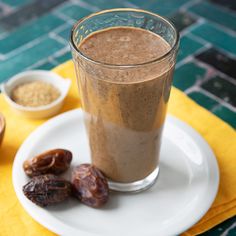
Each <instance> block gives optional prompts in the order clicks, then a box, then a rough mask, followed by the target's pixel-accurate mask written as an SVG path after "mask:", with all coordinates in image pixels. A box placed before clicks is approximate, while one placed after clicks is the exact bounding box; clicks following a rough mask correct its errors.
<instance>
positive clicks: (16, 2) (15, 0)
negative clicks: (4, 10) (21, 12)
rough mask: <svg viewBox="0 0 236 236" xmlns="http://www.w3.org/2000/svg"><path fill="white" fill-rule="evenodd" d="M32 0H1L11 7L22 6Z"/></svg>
mask: <svg viewBox="0 0 236 236" xmlns="http://www.w3.org/2000/svg"><path fill="white" fill-rule="evenodd" d="M32 1H33V0H2V2H3V3H5V4H7V5H10V6H12V7H22V6H23V5H26V4H27V3H30V2H32Z"/></svg>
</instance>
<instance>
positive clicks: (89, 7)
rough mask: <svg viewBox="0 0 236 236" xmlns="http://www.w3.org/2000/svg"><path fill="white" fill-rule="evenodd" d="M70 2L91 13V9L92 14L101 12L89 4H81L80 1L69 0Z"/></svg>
mask: <svg viewBox="0 0 236 236" xmlns="http://www.w3.org/2000/svg"><path fill="white" fill-rule="evenodd" d="M70 2H71V3H74V4H76V5H78V6H80V7H83V8H85V9H87V10H89V11H91V9H92V12H96V11H99V10H101V9H100V8H99V7H96V6H93V5H91V4H89V3H86V2H83V1H81V0H76V1H73V0H71V1H70Z"/></svg>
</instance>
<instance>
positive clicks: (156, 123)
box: [75, 27, 174, 183]
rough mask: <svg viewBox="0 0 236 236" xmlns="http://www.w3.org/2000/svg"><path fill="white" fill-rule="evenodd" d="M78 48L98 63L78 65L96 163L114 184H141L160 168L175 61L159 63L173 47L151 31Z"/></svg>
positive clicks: (98, 36) (98, 37)
mask: <svg viewBox="0 0 236 236" xmlns="http://www.w3.org/2000/svg"><path fill="white" fill-rule="evenodd" d="M78 49H79V50H80V52H82V54H83V55H85V56H86V57H87V58H90V59H92V60H93V61H96V62H97V63H94V62H93V61H90V62H88V60H87V61H86V63H84V60H85V59H84V58H82V59H81V58H76V63H75V64H76V66H77V67H78V70H77V71H79V75H78V77H79V81H78V84H79V93H80V98H81V103H82V108H83V110H84V111H85V120H86V127H87V130H88V134H89V141H90V147H91V155H92V162H93V163H94V164H95V165H96V166H97V167H98V168H100V169H101V170H102V171H103V172H104V173H105V174H106V176H107V177H109V178H110V179H111V180H113V181H116V182H122V183H129V182H134V181H138V180H141V179H143V178H145V177H146V176H148V175H149V174H150V173H152V172H153V171H154V170H155V169H156V168H157V166H158V160H159V151H160V142H161V133H162V129H163V124H164V119H165V115H166V108H167V102H168V99H169V93H170V87H171V81H172V74H173V69H174V62H173V63H170V62H169V61H167V60H159V61H158V63H156V62H155V60H156V59H158V58H160V57H162V56H163V55H165V54H166V53H168V52H169V51H170V49H171V47H170V45H169V44H168V43H167V42H166V41H165V40H164V39H163V38H161V37H160V36H158V35H156V34H154V33H152V32H150V31H147V30H144V29H138V28H133V27H113V28H108V29H106V30H102V31H97V32H95V33H93V34H91V35H89V36H88V37H87V38H85V39H83V41H81V43H80V44H79V45H78ZM151 61H153V62H152V63H150V62H151ZM148 62H149V63H148ZM143 63H145V65H140V64H143ZM108 64H110V65H108ZM136 64H139V65H136ZM114 65H120V66H114ZM122 65H126V67H122ZM127 65H129V66H127ZM135 65H136V66H135Z"/></svg>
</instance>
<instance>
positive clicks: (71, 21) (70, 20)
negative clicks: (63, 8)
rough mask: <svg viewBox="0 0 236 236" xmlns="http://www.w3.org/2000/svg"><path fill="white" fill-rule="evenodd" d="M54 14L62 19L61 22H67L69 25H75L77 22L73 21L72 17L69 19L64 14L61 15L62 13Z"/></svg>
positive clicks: (56, 12)
mask: <svg viewBox="0 0 236 236" xmlns="http://www.w3.org/2000/svg"><path fill="white" fill-rule="evenodd" d="M53 14H54V15H55V16H57V17H58V18H60V19H61V20H64V21H65V22H67V23H68V24H71V25H74V23H75V20H73V19H72V18H71V17H69V16H66V15H64V14H63V13H61V12H58V11H55V12H53Z"/></svg>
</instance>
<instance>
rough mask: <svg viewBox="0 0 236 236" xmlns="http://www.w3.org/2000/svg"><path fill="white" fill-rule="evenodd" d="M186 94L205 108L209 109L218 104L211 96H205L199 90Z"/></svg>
mask: <svg viewBox="0 0 236 236" xmlns="http://www.w3.org/2000/svg"><path fill="white" fill-rule="evenodd" d="M188 96H189V97H190V98H192V99H193V100H194V101H195V102H196V103H198V104H199V105H201V106H203V107H205V108H206V109H207V110H211V109H212V108H214V107H215V106H217V105H218V104H219V103H218V102H217V101H215V100H213V99H212V98H210V97H208V96H206V95H205V94H203V93H201V92H197V91H194V92H192V93H190V94H188Z"/></svg>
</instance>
